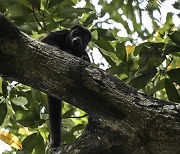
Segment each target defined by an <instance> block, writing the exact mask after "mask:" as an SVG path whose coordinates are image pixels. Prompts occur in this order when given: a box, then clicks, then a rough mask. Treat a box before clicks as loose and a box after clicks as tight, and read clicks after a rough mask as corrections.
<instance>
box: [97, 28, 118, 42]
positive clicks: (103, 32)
mask: <svg viewBox="0 0 180 154" xmlns="http://www.w3.org/2000/svg"><path fill="white" fill-rule="evenodd" d="M96 30H97V32H98V37H99V39H104V40H106V41H114V40H115V38H114V36H113V34H112V33H111V31H110V30H107V29H100V28H97V29H96Z"/></svg>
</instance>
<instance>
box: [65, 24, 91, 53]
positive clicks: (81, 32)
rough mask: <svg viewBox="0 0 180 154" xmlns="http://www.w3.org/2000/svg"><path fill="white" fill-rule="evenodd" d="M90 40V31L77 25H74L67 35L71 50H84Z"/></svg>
mask: <svg viewBox="0 0 180 154" xmlns="http://www.w3.org/2000/svg"><path fill="white" fill-rule="evenodd" d="M90 40H91V33H90V32H89V31H88V30H87V29H85V28H83V27H82V26H79V25H76V26H74V27H73V28H72V29H71V30H70V32H69V35H68V37H67V41H68V42H69V43H68V44H69V45H70V48H71V50H72V51H78V50H85V48H86V46H87V45H88V43H89V41H90Z"/></svg>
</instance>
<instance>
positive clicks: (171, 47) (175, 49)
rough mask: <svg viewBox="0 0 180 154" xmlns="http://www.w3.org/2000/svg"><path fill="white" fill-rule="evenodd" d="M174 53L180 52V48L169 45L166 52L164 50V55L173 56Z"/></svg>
mask: <svg viewBox="0 0 180 154" xmlns="http://www.w3.org/2000/svg"><path fill="white" fill-rule="evenodd" d="M173 52H180V47H178V46H175V45H167V46H166V48H165V50H164V54H166V55H167V54H170V53H171V54H172V53H173Z"/></svg>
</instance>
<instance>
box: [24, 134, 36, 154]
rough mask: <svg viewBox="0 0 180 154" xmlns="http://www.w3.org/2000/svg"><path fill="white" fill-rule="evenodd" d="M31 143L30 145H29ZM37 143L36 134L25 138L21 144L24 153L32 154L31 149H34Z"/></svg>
mask: <svg viewBox="0 0 180 154" xmlns="http://www.w3.org/2000/svg"><path fill="white" fill-rule="evenodd" d="M30 143H31V144H30ZM36 144H38V143H37V133H34V134H31V135H29V136H27V137H26V138H25V139H24V140H23V142H22V145H23V150H24V151H25V152H26V153H32V151H33V149H34V148H35V146H36Z"/></svg>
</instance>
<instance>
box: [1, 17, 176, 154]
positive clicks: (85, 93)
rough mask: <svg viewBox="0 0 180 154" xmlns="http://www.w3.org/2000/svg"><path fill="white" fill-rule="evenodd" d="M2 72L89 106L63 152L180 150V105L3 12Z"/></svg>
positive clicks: (154, 153)
mask: <svg viewBox="0 0 180 154" xmlns="http://www.w3.org/2000/svg"><path fill="white" fill-rule="evenodd" d="M0 74H1V76H5V77H8V78H11V79H13V80H15V81H18V82H21V83H23V84H26V85H28V86H31V87H34V88H37V89H39V90H42V91H44V92H46V93H48V94H50V95H52V96H54V97H56V98H58V99H61V100H65V101H67V102H69V103H70V104H72V105H74V106H76V107H79V108H81V109H82V110H84V111H86V112H87V113H88V114H89V116H90V119H89V124H88V126H87V128H86V129H85V131H84V133H83V135H82V136H81V137H79V138H78V139H77V140H76V141H75V142H74V143H72V144H70V145H66V146H63V147H61V148H60V149H58V152H59V153H68V154H69V153H73V154H75V153H85V154H88V153H93V154H96V153H113V154H115V153H118V154H119V153H121V154H131V153H132V154H151V153H152V154H157V153H161V154H171V153H173V154H178V153H180V148H179V145H180V105H179V104H177V103H172V102H166V101H163V100H158V99H155V98H152V97H151V96H148V95H146V94H144V93H140V92H138V91H136V90H135V89H133V88H132V87H130V86H128V85H126V84H125V83H123V82H122V81H120V80H118V79H117V78H116V77H114V76H111V75H109V74H107V73H106V72H105V71H103V70H101V69H99V68H96V67H93V66H91V65H90V64H89V63H88V62H85V61H83V60H82V59H79V58H77V57H74V56H72V55H69V54H67V53H65V52H63V51H60V50H58V49H56V48H52V47H50V46H48V45H45V44H43V43H41V42H38V41H36V40H34V39H32V38H30V37H29V36H27V35H25V34H24V33H23V32H21V31H20V30H19V29H18V28H17V27H16V26H14V25H13V24H12V23H10V22H9V21H7V19H6V18H5V17H4V16H3V15H2V14H0Z"/></svg>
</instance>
